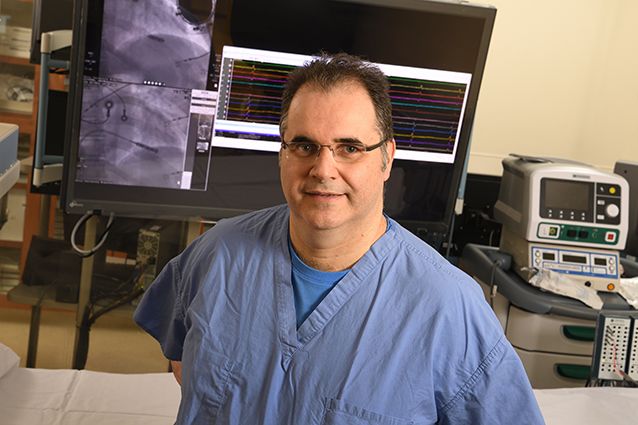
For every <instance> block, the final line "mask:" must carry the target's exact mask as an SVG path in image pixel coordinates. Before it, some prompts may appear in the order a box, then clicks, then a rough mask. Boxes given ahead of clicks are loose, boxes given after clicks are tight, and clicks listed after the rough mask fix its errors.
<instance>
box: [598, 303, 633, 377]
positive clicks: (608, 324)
mask: <svg viewBox="0 0 638 425" xmlns="http://www.w3.org/2000/svg"><path fill="white" fill-rule="evenodd" d="M632 322H633V325H634V328H635V324H636V320H632V319H631V318H630V317H618V316H607V315H605V314H604V313H601V314H600V315H599V316H598V324H597V335H596V346H595V348H594V362H593V367H592V372H593V373H592V376H593V377H594V378H597V379H605V380H614V381H622V379H623V377H622V375H620V374H619V373H618V371H622V372H627V356H628V354H629V353H628V351H629V342H630V341H629V338H630V334H631V330H632ZM635 334H636V333H635V332H633V335H634V336H635Z"/></svg>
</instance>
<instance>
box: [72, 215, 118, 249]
mask: <svg viewBox="0 0 638 425" xmlns="http://www.w3.org/2000/svg"><path fill="white" fill-rule="evenodd" d="M96 215H98V214H95V213H94V212H93V211H89V212H87V213H86V214H84V215H83V216H82V217H81V218H80V219H79V220H78V221H77V223H75V226H73V230H72V231H71V246H72V247H73V250H74V251H75V252H76V253H77V254H78V255H79V256H80V257H82V258H87V257H90V256H92V255H93V254H95V253H96V252H97V251H99V249H100V248H102V245H104V242H106V238H107V237H108V235H109V230H111V227H112V226H113V221H114V220H115V214H114V213H111V214H110V215H109V221H108V222H107V223H106V228H105V229H104V231H103V232H102V234H101V235H100V237H99V238H98V242H97V243H96V244H95V246H94V247H93V248H91V249H88V250H87V249H82V248H80V247H79V246H78V245H77V243H76V242H75V237H76V235H77V232H78V230H80V228H81V227H82V226H83V225H84V224H85V223H86V222H87V221H88V220H89V219H90V218H91V217H94V216H96Z"/></svg>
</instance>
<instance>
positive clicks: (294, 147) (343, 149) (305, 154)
mask: <svg viewBox="0 0 638 425" xmlns="http://www.w3.org/2000/svg"><path fill="white" fill-rule="evenodd" d="M385 142H386V141H385V140H383V141H381V142H379V143H377V144H376V145H371V146H366V145H364V144H363V143H357V142H339V143H335V144H332V145H322V144H320V143H313V142H290V143H288V142H284V141H283V140H282V141H281V147H282V149H287V150H288V151H289V152H290V155H291V156H292V157H293V158H295V159H301V160H307V159H312V158H316V157H318V156H319V153H320V152H321V148H326V149H329V150H330V152H332V157H333V158H334V160H335V161H336V162H341V163H346V164H351V163H353V162H357V161H360V160H361V159H363V157H364V156H365V154H366V152H370V151H373V150H375V149H377V148H378V147H381V146H383V144H384V143H385Z"/></svg>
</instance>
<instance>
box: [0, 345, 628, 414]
mask: <svg viewBox="0 0 638 425" xmlns="http://www.w3.org/2000/svg"><path fill="white" fill-rule="evenodd" d="M16 360H17V356H16V355H15V353H13V352H12V351H11V350H9V349H7V348H6V347H4V346H3V345H2V344H1V343H0V424H2V425H80V424H91V425H116V424H117V425H170V424H173V423H174V421H175V416H176V414H177V409H178V407H179V399H180V390H179V385H178V384H177V383H176V382H175V379H174V378H173V375H172V374H170V373H150V374H116V373H103V372H91V371H86V370H83V371H78V370H68V369H64V370H48V369H24V368H20V367H18V363H17V361H16ZM534 393H535V395H536V399H537V400H538V404H539V406H540V408H541V411H542V412H543V416H544V417H545V421H546V423H547V425H600V424H609V425H636V424H638V389H636V388H609V387H605V388H560V389H552V390H534ZM503 403H507V400H503ZM494 408H495V409H498V406H494Z"/></svg>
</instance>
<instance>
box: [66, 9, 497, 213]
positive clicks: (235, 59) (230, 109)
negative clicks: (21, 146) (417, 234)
mask: <svg viewBox="0 0 638 425" xmlns="http://www.w3.org/2000/svg"><path fill="white" fill-rule="evenodd" d="M302 3H303V4H302ZM367 3H368V2H366V1H360V2H359V1H357V2H351V1H342V0H339V1H318V0H311V1H307V2H296V1H292V0H274V1H271V2H258V1H247V0H242V1H237V0H235V1H230V0H217V1H215V0H213V1H210V0H209V1H189V2H183V1H175V0H136V1H126V2H125V1H118V0H101V1H88V2H85V3H84V7H85V8H86V10H87V12H86V16H87V19H86V28H85V33H84V34H83V37H84V41H85V49H84V51H83V52H82V55H83V57H82V58H81V63H83V67H82V70H81V73H80V74H79V75H80V78H79V81H80V83H78V85H76V87H78V90H77V92H79V97H81V99H80V101H79V102H78V104H79V105H80V106H79V107H78V108H79V119H78V120H77V122H78V125H77V130H76V133H75V136H74V140H72V144H73V148H74V150H75V157H74V158H73V161H72V162H73V163H72V164H71V166H72V168H73V171H72V172H71V174H70V176H71V179H72V188H71V192H69V193H70V196H71V199H70V201H71V204H72V205H73V201H74V198H77V199H78V201H77V202H76V204H80V203H81V202H80V200H83V201H82V202H86V203H87V204H89V205H94V206H98V207H99V206H100V205H101V204H102V203H104V209H105V210H107V211H108V210H109V207H110V208H111V209H113V210H117V207H116V206H115V204H118V205H120V206H124V205H128V207H126V208H124V207H122V208H124V209H127V208H128V209H131V211H130V212H133V213H138V212H139V214H141V215H144V214H146V213H161V212H162V211H163V210H167V211H170V210H171V208H172V205H174V204H176V205H180V206H182V207H184V208H185V210H188V211H189V213H193V212H199V213H200V215H204V216H206V215H208V214H210V215H213V216H214V215H217V216H223V215H225V214H226V213H225V212H223V211H226V212H228V213H229V214H231V215H232V213H235V212H236V213H239V212H243V211H249V210H253V209H257V208H263V207H267V206H271V205H275V204H277V203H280V202H283V201H284V199H283V195H282V194H281V189H280V187H279V175H278V172H279V171H278V162H277V161H278V159H277V152H278V151H279V149H280V138H279V128H278V125H279V117H280V99H281V94H282V91H283V87H284V84H285V82H286V79H287V76H288V74H289V72H290V71H291V70H293V69H294V68H295V67H297V66H300V65H302V64H304V63H306V62H308V61H309V60H311V59H312V56H311V55H313V54H316V53H317V52H319V51H321V50H324V51H327V52H340V51H346V52H349V53H353V54H357V55H360V56H363V57H364V58H366V59H367V60H369V61H371V62H374V63H376V64H378V65H379V67H380V68H381V70H382V71H383V72H384V73H385V74H386V75H387V77H388V80H389V83H390V96H391V100H392V107H393V120H394V134H395V140H396V143H397V151H396V161H395V165H394V167H393V171H392V177H391V179H390V181H389V182H388V185H387V190H386V194H387V195H386V210H387V212H388V213H389V214H391V215H392V216H394V217H395V218H399V219H406V220H417V221H432V220H434V221H436V220H445V219H446V214H447V213H448V212H449V211H450V205H451V201H450V199H449V198H450V194H452V193H455V190H453V189H454V188H453V186H454V184H455V182H457V180H458V176H457V175H456V174H455V170H459V169H460V167H462V163H463V158H462V157H461V158H459V153H460V152H461V153H462V154H463V155H464V154H465V151H464V150H465V149H467V143H468V139H469V131H470V124H471V120H472V118H473V114H474V109H475V106H476V98H477V96H478V84H479V83H480V73H482V69H483V65H484V60H485V54H486V48H487V46H486V45H485V43H483V44H481V42H482V40H483V38H484V36H485V32H486V31H488V32H489V31H491V23H490V25H487V24H486V19H488V18H489V14H483V16H481V14H480V13H479V14H477V13H475V11H472V13H468V14H467V16H466V14H464V13H463V11H464V10H465V9H460V6H458V5H457V6H445V7H456V9H453V12H454V13H449V12H446V11H445V10H439V9H441V5H440V4H439V5H436V6H435V8H434V9H432V6H428V7H423V8H422V10H421V6H418V5H414V4H413V2H398V3H397V2H392V1H388V2H387V4H384V3H383V2H378V1H375V2H372V1H371V2H370V4H367ZM403 3H406V4H405V5H403ZM423 3H424V4H427V3H426V2H423ZM395 5H399V6H400V7H399V6H397V7H395ZM436 8H438V9H436ZM451 10H452V9H451ZM492 18H493V16H492ZM335 28H338V31H335ZM380 28H383V30H382V31H381V30H380ZM488 36H489V34H488ZM483 41H484V40H483ZM477 72H478V74H479V75H478V78H477V75H476V74H477ZM76 96H77V95H76ZM457 174H458V172H457ZM127 212H128V211H127Z"/></svg>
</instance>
